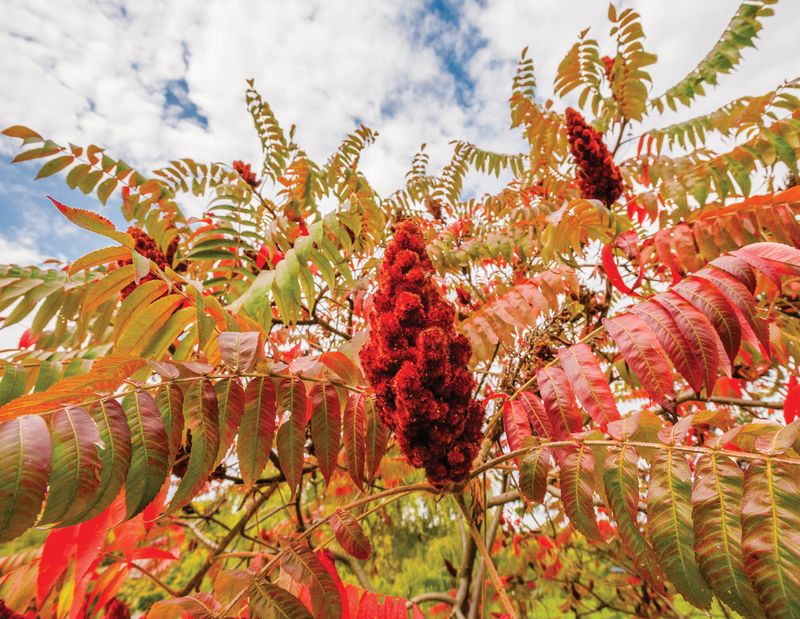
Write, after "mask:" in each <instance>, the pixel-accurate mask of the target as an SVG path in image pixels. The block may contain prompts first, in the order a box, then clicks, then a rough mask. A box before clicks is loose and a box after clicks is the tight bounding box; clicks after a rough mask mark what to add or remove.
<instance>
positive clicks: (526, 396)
mask: <svg viewBox="0 0 800 619" xmlns="http://www.w3.org/2000/svg"><path fill="white" fill-rule="evenodd" d="M516 401H517V402H519V404H520V407H521V408H522V410H523V411H524V412H525V416H526V417H527V418H528V421H530V423H531V426H533V431H534V432H535V433H536V435H537V436H538V437H539V438H544V439H551V438H553V427H552V424H551V423H550V417H548V416H547V411H546V410H545V409H544V404H543V403H542V401H541V400H540V399H539V398H538V397H537V396H536V395H535V394H533V393H531V392H530V391H523V392H522V393H520V394H519V396H517V399H516Z"/></svg>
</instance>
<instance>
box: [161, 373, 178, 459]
mask: <svg viewBox="0 0 800 619" xmlns="http://www.w3.org/2000/svg"><path fill="white" fill-rule="evenodd" d="M156 406H157V407H158V412H159V413H160V414H161V421H162V423H163V424H164V431H165V432H166V435H167V444H168V445H169V460H168V461H169V468H172V465H173V464H174V462H175V457H176V456H177V454H178V449H179V448H180V446H181V444H182V443H183V425H184V421H183V392H182V391H181V388H180V387H178V385H176V384H175V383H164V384H163V385H161V387H159V388H158V391H157V392H156Z"/></svg>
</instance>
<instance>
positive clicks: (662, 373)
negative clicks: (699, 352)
mask: <svg viewBox="0 0 800 619" xmlns="http://www.w3.org/2000/svg"><path fill="white" fill-rule="evenodd" d="M603 326H605V328H606V330H607V331H608V333H609V335H611V337H612V338H614V341H615V342H616V343H617V346H618V347H619V351H620V353H622V356H623V357H624V358H625V362H626V363H627V364H628V365H629V366H630V368H631V369H632V370H633V371H634V373H635V374H636V376H637V377H638V378H639V380H640V381H641V383H642V387H644V390H645V391H646V392H647V394H648V395H649V396H650V397H651V398H652V399H653V400H655V401H656V402H658V401H659V400H663V399H664V398H670V397H672V395H673V394H674V390H673V385H672V372H671V371H670V368H669V363H668V362H667V359H666V357H665V356H664V352H663V350H662V349H661V347H660V346H659V345H658V340H657V338H656V336H655V334H654V333H653V331H652V330H651V329H650V327H648V326H647V324H646V323H645V322H644V321H642V319H641V318H639V317H638V316H634V315H633V314H622V315H621V316H617V317H616V318H603Z"/></svg>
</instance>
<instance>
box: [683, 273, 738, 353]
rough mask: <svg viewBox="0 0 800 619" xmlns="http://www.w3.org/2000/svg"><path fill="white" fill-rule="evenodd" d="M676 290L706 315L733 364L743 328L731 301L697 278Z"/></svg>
mask: <svg viewBox="0 0 800 619" xmlns="http://www.w3.org/2000/svg"><path fill="white" fill-rule="evenodd" d="M674 290H675V292H677V293H678V294H680V295H681V296H682V297H683V298H685V299H686V300H687V301H689V303H691V304H692V305H694V306H695V307H696V308H697V309H699V310H700V311H701V312H703V313H704V314H705V315H706V318H708V321H709V322H710V323H711V324H712V326H713V327H714V329H715V330H716V332H717V335H719V338H720V340H722V345H723V346H724V347H725V352H726V353H727V354H728V358H729V359H730V361H731V363H733V360H734V359H736V354H737V353H738V352H739V346H740V345H741V343H742V326H741V325H740V324H739V319H738V318H737V317H736V310H735V309H734V308H733V305H731V303H730V301H728V299H726V298H725V295H724V294H722V292H721V291H720V290H719V288H717V287H716V286H714V285H712V284H710V283H708V282H707V281H704V280H702V279H698V278H695V277H691V278H689V279H686V280H684V281H682V282H681V283H680V284H678V285H677V286H675V288H674Z"/></svg>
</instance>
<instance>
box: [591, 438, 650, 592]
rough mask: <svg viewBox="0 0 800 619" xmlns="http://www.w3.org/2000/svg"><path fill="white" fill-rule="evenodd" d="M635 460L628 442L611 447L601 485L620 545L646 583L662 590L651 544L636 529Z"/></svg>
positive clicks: (636, 469)
mask: <svg viewBox="0 0 800 619" xmlns="http://www.w3.org/2000/svg"><path fill="white" fill-rule="evenodd" d="M638 460H639V457H638V455H637V454H636V450H635V449H634V448H633V447H630V446H628V445H625V446H623V447H622V449H620V450H613V451H611V452H610V453H609V455H608V458H607V459H606V462H605V470H604V471H603V485H604V486H605V490H606V496H607V497H608V508H609V509H610V510H611V514H612V515H613V516H614V520H615V521H616V523H617V532H618V534H619V538H620V541H621V542H622V547H623V548H624V549H625V552H626V553H628V556H629V557H630V558H631V561H632V562H633V565H634V567H635V568H636V571H637V572H638V574H639V575H640V576H641V577H642V578H643V579H644V580H645V581H646V582H647V584H648V585H650V586H651V587H652V588H653V589H655V590H656V591H658V592H660V593H664V591H665V590H664V584H663V580H664V576H663V575H662V574H661V570H660V569H659V568H658V561H657V560H656V556H655V553H654V552H653V548H652V547H651V546H650V543H649V542H648V541H647V540H646V539H645V538H644V536H643V535H642V533H641V532H640V531H639V524H638V516H639V470H638Z"/></svg>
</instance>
